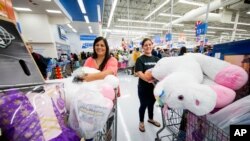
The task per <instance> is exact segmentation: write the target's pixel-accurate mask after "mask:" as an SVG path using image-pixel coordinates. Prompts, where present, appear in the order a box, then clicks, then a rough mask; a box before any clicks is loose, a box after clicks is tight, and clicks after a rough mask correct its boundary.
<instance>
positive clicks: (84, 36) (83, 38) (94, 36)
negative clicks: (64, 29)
mask: <svg viewBox="0 0 250 141" xmlns="http://www.w3.org/2000/svg"><path fill="white" fill-rule="evenodd" d="M95 38H96V35H80V40H95Z"/></svg>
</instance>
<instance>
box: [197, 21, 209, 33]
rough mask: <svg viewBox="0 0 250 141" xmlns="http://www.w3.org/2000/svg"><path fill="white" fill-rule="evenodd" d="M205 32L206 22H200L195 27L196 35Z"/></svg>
mask: <svg viewBox="0 0 250 141" xmlns="http://www.w3.org/2000/svg"><path fill="white" fill-rule="evenodd" d="M206 33H207V23H202V24H199V25H197V27H196V36H199V35H204V34H206Z"/></svg>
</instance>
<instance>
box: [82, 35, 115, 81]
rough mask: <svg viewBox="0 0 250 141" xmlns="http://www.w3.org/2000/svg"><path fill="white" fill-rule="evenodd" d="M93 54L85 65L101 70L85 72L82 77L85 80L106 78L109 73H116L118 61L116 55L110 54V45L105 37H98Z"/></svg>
mask: <svg viewBox="0 0 250 141" xmlns="http://www.w3.org/2000/svg"><path fill="white" fill-rule="evenodd" d="M93 50H94V53H93V56H92V57H89V58H88V59H87V60H86V61H85V63H84V66H85V67H90V68H95V69H98V70H100V71H101V72H99V73H94V74H85V75H84V76H83V77H82V79H83V80H84V81H87V82H88V81H93V80H99V79H104V78H105V77H106V76H107V75H110V74H111V75H116V74H117V70H118V63H117V60H116V59H115V58H114V57H111V56H110V53H109V45H108V42H107V40H106V39H105V38H103V37H97V38H96V39H95V41H94V46H93Z"/></svg>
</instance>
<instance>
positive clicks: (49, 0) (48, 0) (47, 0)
mask: <svg viewBox="0 0 250 141" xmlns="http://www.w3.org/2000/svg"><path fill="white" fill-rule="evenodd" d="M43 1H46V2H51V0H43Z"/></svg>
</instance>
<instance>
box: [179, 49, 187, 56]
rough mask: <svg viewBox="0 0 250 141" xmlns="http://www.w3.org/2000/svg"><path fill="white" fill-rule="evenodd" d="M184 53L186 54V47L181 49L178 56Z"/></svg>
mask: <svg viewBox="0 0 250 141" xmlns="http://www.w3.org/2000/svg"><path fill="white" fill-rule="evenodd" d="M184 53H187V48H186V47H181V49H180V53H179V56H182V55H184Z"/></svg>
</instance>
